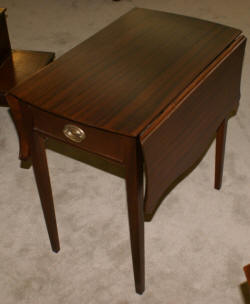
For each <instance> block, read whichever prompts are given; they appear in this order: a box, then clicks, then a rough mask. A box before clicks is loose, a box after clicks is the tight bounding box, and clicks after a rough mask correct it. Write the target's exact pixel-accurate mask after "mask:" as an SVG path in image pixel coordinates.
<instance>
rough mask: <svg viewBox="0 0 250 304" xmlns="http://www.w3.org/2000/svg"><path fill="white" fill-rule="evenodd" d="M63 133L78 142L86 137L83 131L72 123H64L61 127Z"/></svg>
mask: <svg viewBox="0 0 250 304" xmlns="http://www.w3.org/2000/svg"><path fill="white" fill-rule="evenodd" d="M63 134H64V135H65V136H66V137H67V138H68V139H70V140H72V141H74V142H77V143H80V142H82V141H83V140H84V139H85V138H86V134H85V132H84V131H83V130H82V129H81V128H79V127H77V126H74V125H65V126H64V128H63Z"/></svg>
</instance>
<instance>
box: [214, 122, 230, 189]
mask: <svg viewBox="0 0 250 304" xmlns="http://www.w3.org/2000/svg"><path fill="white" fill-rule="evenodd" d="M226 134H227V120H226V119H225V120H224V121H223V122H222V124H221V125H220V126H219V128H218V130H217V134H216V156H215V183H214V187H215V189H218V190H219V189H220V188H221V184H222V176H223V166H224V155H225V144H226Z"/></svg>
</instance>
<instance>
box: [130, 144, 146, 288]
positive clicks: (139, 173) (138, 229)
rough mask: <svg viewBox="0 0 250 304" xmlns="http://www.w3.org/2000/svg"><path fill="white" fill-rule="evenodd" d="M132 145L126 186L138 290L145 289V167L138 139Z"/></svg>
mask: <svg viewBox="0 0 250 304" xmlns="http://www.w3.org/2000/svg"><path fill="white" fill-rule="evenodd" d="M134 143H135V145H131V147H130V148H131V149H129V152H128V157H127V165H126V188H127V202H128V218H129V228H130V241H131V252H132V259H133V268H134V279H135V289H136V292H137V293H139V294H142V293H143V292H144V290H145V258H144V214H143V167H142V158H141V154H140V152H139V151H138V150H139V149H138V147H137V145H136V141H134Z"/></svg>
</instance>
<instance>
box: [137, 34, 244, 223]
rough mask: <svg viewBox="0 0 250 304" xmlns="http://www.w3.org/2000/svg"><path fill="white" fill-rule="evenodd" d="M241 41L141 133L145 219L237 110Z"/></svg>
mask: <svg viewBox="0 0 250 304" xmlns="http://www.w3.org/2000/svg"><path fill="white" fill-rule="evenodd" d="M245 44H246V39H245V38H243V37H242V39H239V42H238V43H236V46H235V47H234V48H233V49H232V50H231V51H230V52H229V54H227V55H226V56H224V59H223V60H220V63H219V64H218V65H217V66H216V67H214V69H213V71H212V72H210V74H209V73H208V75H207V76H206V77H205V79H203V80H202V81H201V83H200V84H198V85H197V86H196V87H195V89H194V90H193V92H191V93H190V94H189V95H188V96H186V97H185V98H183V99H182V101H181V103H180V104H178V106H177V107H176V108H175V109H173V111H172V113H169V114H168V116H166V117H165V119H163V120H162V121H161V123H158V125H157V126H156V127H155V129H154V130H152V131H151V132H150V133H149V135H148V136H147V137H145V138H144V137H143V136H142V138H141V144H142V149H143V154H144V160H145V164H146V176H147V187H146V198H145V214H146V217H147V218H148V219H150V218H151V217H152V214H153V213H154V212H155V210H156V208H157V206H158V203H159V199H160V198H161V196H162V195H163V194H164V192H165V191H166V190H167V189H168V187H169V186H171V184H172V183H173V182H174V181H175V180H176V179H177V178H178V177H180V176H181V175H182V174H183V173H184V172H185V171H186V170H187V169H189V168H190V167H191V166H192V165H193V164H194V163H195V162H196V161H197V160H198V159H199V158H200V157H201V156H202V154H203V153H204V152H205V150H206V149H207V148H208V146H209V144H210V143H211V141H212V139H213V138H214V137H215V134H216V130H217V129H218V127H219V126H220V124H221V123H222V122H223V120H224V119H225V118H228V117H229V115H230V114H231V112H233V111H235V110H236V109H237V108H238V102H239V99H240V81H241V70H242V62H243V57H244V50H245ZM208 69H209V68H208Z"/></svg>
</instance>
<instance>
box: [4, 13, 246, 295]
mask: <svg viewBox="0 0 250 304" xmlns="http://www.w3.org/2000/svg"><path fill="white" fill-rule="evenodd" d="M245 45H246V38H245V37H244V36H243V35H241V31H240V30H237V29H234V28H231V27H227V26H223V25H220V24H216V23H212V22H208V21H202V20H199V19H196V18H191V17H185V16H179V15H175V14H170V13H165V12H157V11H152V10H147V9H138V8H136V9H133V10H132V11H130V12H129V13H127V14H126V15H124V16H122V17H121V18H119V19H118V20H117V21H115V22H114V23H112V24H111V25H109V26H108V27H106V28H105V29H104V30H102V31H100V32H99V33H97V34H96V35H94V36H93V37H91V38H89V39H88V40H87V41H85V42H83V43H81V44H80V45H78V46H77V47H75V48H74V49H72V50H71V51H69V52H68V53H66V54H65V55H63V56H62V57H61V58H59V59H58V60H56V61H55V62H54V63H52V64H51V65H50V66H48V67H46V68H44V69H43V70H41V71H40V72H38V73H37V74H35V75H34V76H33V77H31V78H29V79H28V80H27V81H25V82H23V83H22V84H20V85H19V86H17V87H16V88H14V89H13V90H11V92H10V94H9V95H8V96H7V98H8V103H9V106H10V108H11V113H12V115H13V118H14V120H15V124H16V127H17V131H18V134H19V141H20V159H22V160H28V159H31V160H32V164H33V169H34V173H35V178H36V182H37V187H38V191H39V195H40V199H41V203H42V208H43V212H44V217H45V221H46V225H47V229H48V232H49V237H50V241H51V247H52V250H53V251H55V252H58V251H59V249H60V243H59V237H58V231H57V225H56V218H55V210H54V204H53V197H52V190H51V184H50V178H49V171H48V165H47V160H46V153H45V141H46V139H47V138H55V139H57V140H60V141H63V142H66V143H67V144H69V145H73V146H76V147H78V148H80V149H82V150H87V151H89V152H91V153H95V154H97V155H100V156H102V157H105V158H106V159H108V160H109V161H114V162H116V163H119V164H121V165H122V166H124V169H125V179H126V190H127V191H126V192H127V203H128V219H129V228H130V229H129V231H130V240H131V251H132V260H133V268H134V278H135V288H136V291H137V293H139V294H142V293H143V292H144V289H145V270H144V269H145V267H144V221H145V220H151V219H152V216H153V214H154V212H155V211H156V209H157V207H158V206H159V202H160V201H161V199H162V197H164V194H165V193H166V191H167V190H169V188H170V187H171V185H173V183H174V182H176V181H177V180H178V179H179V178H180V177H181V176H183V174H186V172H187V170H190V168H192V166H194V165H195V164H197V162H198V160H199V159H200V158H201V157H202V155H204V153H205V151H206V149H208V147H209V145H210V143H211V141H212V140H213V139H214V138H215V137H216V162H215V188H216V189H220V187H221V184H222V173H223V160H224V152H225V141H226V130H227V121H228V119H229V117H230V115H231V113H232V112H236V111H237V108H238V105H239V99H240V81H241V73H242V63H243V58H244V50H245ZM144 171H145V175H146V183H145V187H146V189H145V191H144V189H143V188H144V186H143V185H144V184H143V176H144V175H143V172H144ZM183 199H185V198H183ZM201 199H202V198H201ZM104 208H105V206H104ZM96 212H98V210H96Z"/></svg>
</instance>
